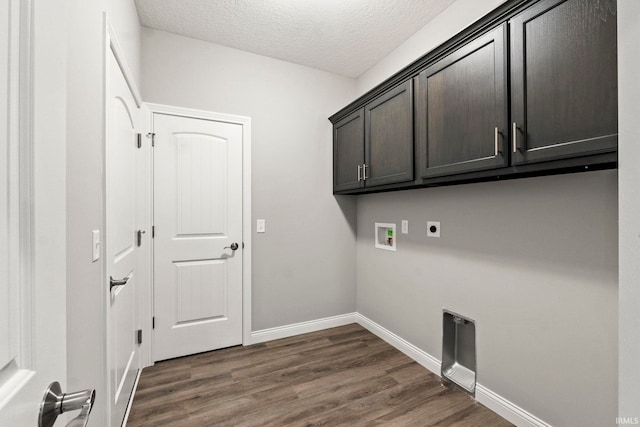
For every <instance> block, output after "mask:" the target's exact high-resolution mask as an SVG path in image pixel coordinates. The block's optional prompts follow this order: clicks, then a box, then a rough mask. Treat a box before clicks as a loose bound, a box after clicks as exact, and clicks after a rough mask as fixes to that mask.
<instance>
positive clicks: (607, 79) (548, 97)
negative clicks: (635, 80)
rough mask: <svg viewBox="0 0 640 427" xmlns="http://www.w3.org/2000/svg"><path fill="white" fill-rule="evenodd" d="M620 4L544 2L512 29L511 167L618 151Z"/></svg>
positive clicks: (518, 19) (512, 22)
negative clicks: (618, 30) (617, 22)
mask: <svg viewBox="0 0 640 427" xmlns="http://www.w3.org/2000/svg"><path fill="white" fill-rule="evenodd" d="M615 15H616V3H615V1H601V0H543V1H540V2H538V3H535V4H534V5H533V6H531V7H530V8H528V9H526V10H525V11H523V12H522V13H520V14H519V15H516V16H514V17H513V18H512V19H511V20H510V21H509V23H510V28H511V120H512V123H511V139H512V140H511V151H512V158H513V161H512V162H513V164H514V165H518V164H524V163H533V162H539V161H547V160H556V159H563V158H568V157H575V156H577V155H584V154H595V153H602V152H607V151H615V150H616V147H617V133H618V107H617V104H618V99H617V93H618V89H617V53H616V49H617V47H616V16H615Z"/></svg>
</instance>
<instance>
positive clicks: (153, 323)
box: [151, 316, 156, 329]
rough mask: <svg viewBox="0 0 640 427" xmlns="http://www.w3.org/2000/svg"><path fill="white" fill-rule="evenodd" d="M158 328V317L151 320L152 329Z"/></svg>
mask: <svg viewBox="0 0 640 427" xmlns="http://www.w3.org/2000/svg"><path fill="white" fill-rule="evenodd" d="M155 328H156V316H153V317H152V318H151V329H155Z"/></svg>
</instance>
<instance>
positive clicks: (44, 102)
mask: <svg viewBox="0 0 640 427" xmlns="http://www.w3.org/2000/svg"><path fill="white" fill-rule="evenodd" d="M30 3H31V2H29V1H24V0H8V1H2V2H0V135H1V136H0V153H2V154H0V426H35V425H37V422H38V421H37V420H38V411H39V407H40V402H41V401H42V398H43V397H44V393H45V390H46V389H47V387H48V386H49V384H50V383H52V382H53V381H59V382H60V383H62V387H63V390H64V391H69V390H65V389H64V388H65V382H66V315H65V310H66V285H65V280H66V276H65V269H66V253H65V222H66V220H65V203H66V200H65V171H64V161H65V138H64V135H65V133H64V132H65V127H66V123H65V121H64V120H59V116H58V115H57V112H58V111H59V108H61V107H63V105H64V101H63V100H61V99H60V98H58V97H56V96H53V93H55V91H52V90H51V87H50V85H51V84H52V83H53V84H55V83H58V81H57V80H56V76H59V75H60V74H58V73H59V72H60V69H59V62H60V58H59V57H58V56H57V55H58V54H59V53H60V51H59V50H60V47H59V46H57V45H56V44H57V43H58V42H59V41H60V39H62V40H63V42H66V35H65V34H64V33H62V35H61V33H59V32H58V31H53V32H51V33H49V34H48V35H47V36H46V37H44V36H43V34H42V27H41V23H42V22H43V21H42V19H43V17H44V16H46V17H47V19H48V20H53V22H57V21H58V20H59V19H63V18H64V9H63V8H60V7H59V5H58V4H53V3H52V2H46V1H43V2H38V4H37V6H38V7H36V8H35V9H34V15H33V19H32V16H31V15H28V14H27V13H26V12H28V11H29V7H28V6H29V5H30ZM61 11H62V13H61ZM61 15H62V16H61ZM21 22H22V23H23V24H26V23H31V25H33V27H32V28H33V32H31V31H29V30H28V25H24V26H22V25H21ZM49 22H51V21H49ZM30 33H31V34H33V36H29V35H28V34H30ZM31 37H33V39H32V40H31V42H35V41H37V42H38V44H37V46H34V49H33V51H30V49H29V45H30V40H29V39H30V38H31ZM21 49H22V52H21ZM31 55H33V62H31V60H30V59H29V58H31ZM21 59H22V60H23V61H24V62H23V64H26V65H24V68H23V66H21V65H20V61H21ZM52 61H53V62H52ZM32 65H33V67H32ZM23 78H24V80H25V81H28V80H29V79H30V78H32V79H33V82H34V89H33V97H32V98H30V97H27V96H24V95H25V93H24V92H23V89H24V86H23V85H24V83H25V81H21V80H22V79H23ZM31 99H33V105H32V104H31ZM27 111H33V116H34V120H30V118H29V117H28V114H27V115H26V116H27V117H25V119H26V121H27V122H28V123H24V127H23V128H22V129H23V130H24V128H28V129H29V131H31V134H32V138H31V139H32V141H29V139H28V138H27V137H26V136H25V134H24V133H23V132H21V125H20V116H21V114H22V112H27ZM19 113H20V114H19ZM50 131H52V132H50ZM61 165H62V166H61ZM74 415H77V412H76V413H75V414H74ZM74 415H72V416H74ZM63 418H64V417H63ZM62 421H63V420H61V421H60V422H62ZM58 425H60V424H58Z"/></svg>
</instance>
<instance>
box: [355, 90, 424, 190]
mask: <svg viewBox="0 0 640 427" xmlns="http://www.w3.org/2000/svg"><path fill="white" fill-rule="evenodd" d="M364 114H365V119H364V123H365V132H364V135H365V163H364V165H363V178H364V183H365V186H366V187H374V186H379V185H384V184H394V183H398V182H406V181H413V92H412V84H411V80H408V81H406V82H405V83H403V84H401V85H400V86H397V87H396V88H394V89H392V90H390V91H389V92H386V93H385V94H383V95H382V96H380V97H378V98H377V99H375V100H373V101H372V102H370V103H368V104H367V105H366V106H365V107H364Z"/></svg>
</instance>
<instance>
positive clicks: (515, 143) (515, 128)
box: [513, 122, 518, 153]
mask: <svg viewBox="0 0 640 427" xmlns="http://www.w3.org/2000/svg"><path fill="white" fill-rule="evenodd" d="M517 134H518V125H517V123H516V122H513V152H514V153H517V152H518V136H517Z"/></svg>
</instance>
